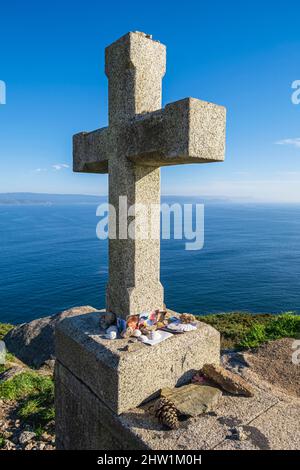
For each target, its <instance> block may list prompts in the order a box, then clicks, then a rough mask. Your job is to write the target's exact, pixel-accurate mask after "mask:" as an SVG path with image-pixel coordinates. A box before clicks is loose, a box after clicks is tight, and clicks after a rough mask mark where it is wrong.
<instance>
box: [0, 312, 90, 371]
mask: <svg viewBox="0 0 300 470" xmlns="http://www.w3.org/2000/svg"><path fill="white" fill-rule="evenodd" d="M95 311H96V309H94V308H93V307H89V306H85V307H76V308H71V309H70V310H65V311H64V312H62V313H58V314H56V315H52V316H49V317H44V318H39V319H37V320H33V321H31V322H29V323H23V324H22V325H18V326H16V327H15V328H13V329H12V330H10V331H9V332H8V333H7V335H6V336H5V338H4V341H5V344H6V346H7V348H8V350H9V351H10V352H11V353H13V354H14V355H15V356H17V357H18V358H19V359H20V360H21V361H22V362H24V363H25V364H28V365H29V366H30V367H35V368H40V367H41V366H42V365H43V364H44V363H45V362H47V363H48V364H49V362H48V361H51V360H52V361H53V359H55V357H54V330H55V326H56V325H57V323H59V322H60V321H61V320H64V319H65V318H68V317H74V316H77V315H83V314H86V313H90V312H95ZM52 364H53V363H52Z"/></svg>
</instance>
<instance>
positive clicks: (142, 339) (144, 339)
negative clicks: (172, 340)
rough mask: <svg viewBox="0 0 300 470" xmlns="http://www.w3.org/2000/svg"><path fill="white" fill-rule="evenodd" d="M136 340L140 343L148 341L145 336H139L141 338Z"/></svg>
mask: <svg viewBox="0 0 300 470" xmlns="http://www.w3.org/2000/svg"><path fill="white" fill-rule="evenodd" d="M138 340H139V341H141V342H142V343H144V342H145V341H148V338H147V336H146V335H141V336H139V338H138Z"/></svg>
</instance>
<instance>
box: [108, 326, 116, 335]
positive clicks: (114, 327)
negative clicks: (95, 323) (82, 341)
mask: <svg viewBox="0 0 300 470" xmlns="http://www.w3.org/2000/svg"><path fill="white" fill-rule="evenodd" d="M112 331H114V332H115V333H118V328H117V327H116V326H115V325H112V326H110V327H109V328H107V330H106V334H109V333H111V332H112Z"/></svg>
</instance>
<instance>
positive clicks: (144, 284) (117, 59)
mask: <svg viewBox="0 0 300 470" xmlns="http://www.w3.org/2000/svg"><path fill="white" fill-rule="evenodd" d="M165 61H166V52H165V47H164V46H163V45H161V44H160V43H159V42H156V41H152V40H151V39H150V38H149V37H147V36H146V35H144V34H141V33H129V34H128V35H126V36H125V37H123V38H121V39H120V40H119V41H117V42H116V43H114V44H112V45H111V46H109V47H108V48H107V49H106V74H107V76H108V79H109V123H110V128H111V136H113V137H112V140H113V141H114V144H115V148H114V152H113V153H112V155H111V156H110V159H109V163H108V171H109V203H110V204H111V205H112V206H113V207H114V208H115V214H116V218H117V220H116V221H117V224H116V226H117V232H116V235H117V236H116V239H110V240H109V283H108V286H107V309H108V310H110V311H113V312H115V313H117V314H118V315H120V316H122V317H126V316H127V315H129V314H137V313H140V312H142V311H145V310H146V311H147V310H151V309H153V308H162V307H163V288H162V285H161V283H160V280H159V279H160V239H159V234H160V218H159V217H157V218H156V220H155V222H154V221H153V220H152V234H151V235H152V237H151V236H150V234H149V233H148V235H149V236H147V237H145V238H146V239H140V238H138V237H137V233H136V230H137V227H136V228H134V229H133V231H134V232H135V233H133V234H131V237H128V238H127V239H121V236H120V233H119V225H120V224H123V223H124V222H123V221H121V220H120V218H119V209H120V200H121V199H120V197H121V198H122V199H123V198H126V199H125V200H126V201H127V209H129V207H131V206H133V205H136V206H138V205H139V204H143V205H144V206H145V207H147V208H148V213H147V215H148V217H147V219H148V221H149V222H150V209H151V204H156V205H159V204H160V168H159V165H157V166H148V167H145V166H142V165H138V164H136V163H133V162H131V161H130V160H129V159H127V158H126V157H127V155H126V154H125V152H126V137H124V133H125V134H126V128H127V125H128V123H129V122H130V120H132V119H134V118H135V117H136V116H137V115H139V114H144V113H149V112H152V111H156V110H158V109H160V108H161V90H162V77H163V75H164V73H165ZM121 136H123V137H121ZM123 200H124V199H123ZM133 219H134V216H133V217H129V218H128V220H127V223H128V224H131V227H132V223H133V222H134V220H133ZM111 222H112V220H111ZM153 222H154V223H155V226H154V227H153ZM149 230H150V226H149ZM153 233H154V235H155V236H154V237H153ZM132 235H133V236H132Z"/></svg>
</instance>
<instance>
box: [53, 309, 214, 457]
mask: <svg viewBox="0 0 300 470" xmlns="http://www.w3.org/2000/svg"><path fill="white" fill-rule="evenodd" d="M99 317H100V312H92V313H88V314H84V315H78V316H76V317H72V318H67V319H65V320H63V321H62V322H60V323H59V325H58V326H57V329H56V357H57V363H56V374H55V383H56V414H57V418H56V422H57V441H58V446H59V448H66V449H75V448H80V449H84V448H95V449H96V448H98V449H100V448H101V449H113V448H119V447H118V446H119V444H117V442H118V439H119V438H120V435H119V431H118V430H119V428H120V426H121V428H122V427H123V426H122V424H121V423H122V419H121V416H122V415H121V414H123V413H125V412H128V411H129V410H131V409H133V408H135V407H137V406H139V405H140V404H142V403H143V402H146V401H147V400H149V399H150V398H152V397H154V396H155V395H156V394H158V392H159V390H160V389H161V388H163V387H173V386H178V385H182V384H184V383H186V382H188V381H190V379H191V378H192V376H193V374H194V372H195V371H197V370H199V369H201V367H202V366H203V364H205V363H219V360H220V337H219V333H218V332H217V331H216V330H215V329H214V328H212V327H211V326H209V325H207V324H204V323H201V322H199V326H198V329H197V330H196V331H192V332H189V333H185V334H177V335H173V336H172V337H171V338H169V339H167V340H165V341H163V342H161V343H160V344H158V345H156V346H149V345H146V344H142V343H138V344H136V345H134V347H133V349H134V350H132V346H129V348H128V345H129V344H130V343H129V342H128V340H124V339H118V340H114V341H111V340H107V339H105V338H104V336H103V335H101V334H99ZM129 413H130V411H129ZM119 415H121V416H119ZM128 432H129V431H128ZM83 434H84V435H86V436H88V437H87V440H85V438H84V436H83ZM123 434H124V430H123V431H122V440H121V441H122V443H124V448H138V447H139V444H138V443H137V442H135V443H132V442H131V444H128V443H129V441H130V438H129V437H128V442H127V441H126V442H127V444H125V441H124V439H123V437H124V436H123ZM129 435H130V432H129ZM118 436H119V437H118ZM117 438H118V439H117ZM107 439H112V441H113V442H115V444H108V443H107ZM122 445H123V444H122ZM122 445H121V444H120V446H122ZM114 446H115V447H114ZM126 446H127V447H126ZM128 446H129V447H128ZM141 448H145V447H141Z"/></svg>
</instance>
